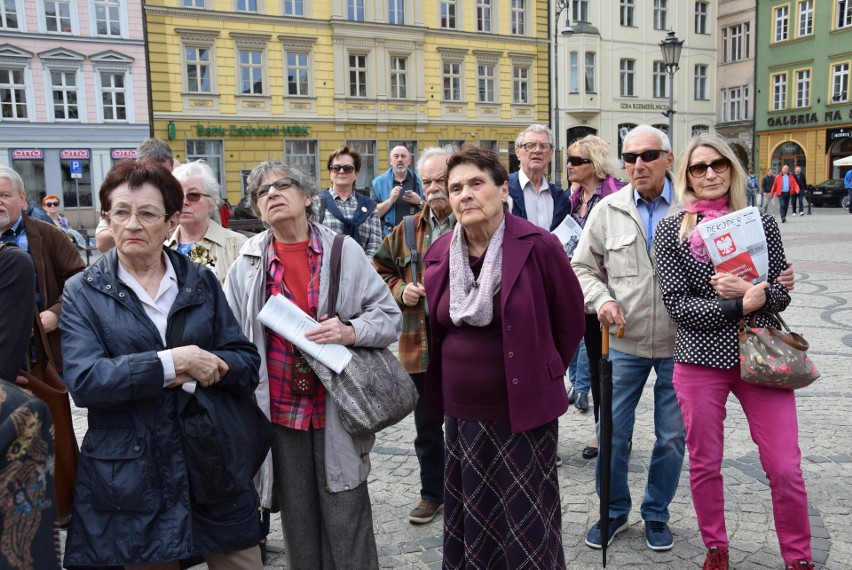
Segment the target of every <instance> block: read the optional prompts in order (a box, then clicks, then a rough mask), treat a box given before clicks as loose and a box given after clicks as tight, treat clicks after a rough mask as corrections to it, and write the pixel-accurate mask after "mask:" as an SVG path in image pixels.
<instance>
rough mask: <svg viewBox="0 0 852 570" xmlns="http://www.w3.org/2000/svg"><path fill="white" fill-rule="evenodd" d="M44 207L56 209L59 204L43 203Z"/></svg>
mask: <svg viewBox="0 0 852 570" xmlns="http://www.w3.org/2000/svg"><path fill="white" fill-rule="evenodd" d="M44 206H45V207H46V208H58V207H59V202H45V203H44Z"/></svg>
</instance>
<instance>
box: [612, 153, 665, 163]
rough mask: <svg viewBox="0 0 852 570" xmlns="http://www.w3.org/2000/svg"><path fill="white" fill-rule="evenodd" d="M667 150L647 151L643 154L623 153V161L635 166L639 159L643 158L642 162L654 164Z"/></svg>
mask: <svg viewBox="0 0 852 570" xmlns="http://www.w3.org/2000/svg"><path fill="white" fill-rule="evenodd" d="M666 152H668V151H667V150H646V151H643V152H622V153H621V160H623V161H624V162H626V163H627V164H635V163H636V159H637V158H641V159H642V162H654V161H655V160H657V159H658V158H660V156H661V155H662V154H663V153H666Z"/></svg>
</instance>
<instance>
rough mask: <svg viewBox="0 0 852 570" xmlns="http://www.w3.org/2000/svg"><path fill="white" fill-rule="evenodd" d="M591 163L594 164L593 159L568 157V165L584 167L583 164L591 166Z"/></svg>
mask: <svg viewBox="0 0 852 570" xmlns="http://www.w3.org/2000/svg"><path fill="white" fill-rule="evenodd" d="M591 163H592V159H591V158H582V157H579V156H569V157H568V164H570V165H571V166H582V165H583V164H591Z"/></svg>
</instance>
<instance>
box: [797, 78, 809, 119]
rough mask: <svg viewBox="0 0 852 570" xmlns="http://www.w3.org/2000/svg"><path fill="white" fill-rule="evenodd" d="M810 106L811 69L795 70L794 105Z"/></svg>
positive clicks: (798, 106)
mask: <svg viewBox="0 0 852 570" xmlns="http://www.w3.org/2000/svg"><path fill="white" fill-rule="evenodd" d="M810 106H811V70H810V69H797V70H796V107H797V108H799V109H801V108H802V107H810Z"/></svg>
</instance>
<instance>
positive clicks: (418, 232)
mask: <svg viewBox="0 0 852 570" xmlns="http://www.w3.org/2000/svg"><path fill="white" fill-rule="evenodd" d="M455 150H456V149H454V148H453V147H449V146H447V147H443V148H438V147H433V148H427V149H426V150H424V151H423V153H422V154H421V155H420V160H419V161H418V162H417V172H418V174H419V175H420V180H421V181H422V183H423V192H424V193H425V195H426V207H425V208H423V211H421V212H420V213H418V214H415V215H414V237H415V241H414V243H415V249H416V252H415V255H414V257H416V258H418V259H421V260H422V259H423V254H424V253H426V250H427V249H429V246H430V245H432V243H433V242H434V241H435V240H437V239H438V238H439V237H441V236H442V235H444V234H446V233H448V232H450V231H452V229H453V226H454V225H455V223H456V219H455V215H454V214H453V212H452V208H451V207H450V202H449V200H448V196H447V160H448V159H449V158H450V156H451V155H452V154H453V153H454V152H455ZM398 221H399V224H397V225H396V227H394V228H393V230H391V232H390V234H389V235H388V236H387V237H385V239H384V241H383V242H382V245H381V246H380V247H379V250H378V251H377V252H376V255H375V256H374V257H373V265H374V266H375V268H376V271H378V272H379V275H381V276H382V278H383V279H384V280H385V282H386V283H387V284H388V287H390V289H391V292H392V293H393V298H394V299H395V300H396V302H397V304H398V305H399V308H400V309H402V334H401V335H400V337H399V360H400V362H402V365H403V366H404V367H405V370H406V371H407V372H408V373H409V374H410V375H411V379H412V380H414V384H415V386H417V392H418V394H420V399H419V400H418V401H417V407H415V408H414V427H415V429H416V431H417V435H416V436H415V438H414V451H415V453H416V454H417V460H418V462H419V463H420V483H421V489H420V499H421V500H420V502H419V503H418V504H417V505H416V506H415V507H414V509H413V510H412V511H411V512H410V513H409V515H408V520H409V521H410V522H412V523H415V524H424V523H428V522H431V521H432V520H433V519H434V518H435V515H437V514H438V513H439V512H440V511H441V509H443V507H444V430H443V422H442V421H441V420H434V421H429V420H427V419H426V404H425V401H424V398H423V381H424V378H425V375H426V374H425V373H426V367H427V366H428V364H429V350H428V347H429V310H428V307H427V306H426V289H424V287H423V264H422V263H418V264H416V270H415V273H416V283H415V282H414V281H415V280H414V279H412V273H411V271H412V264H411V258H412V252H411V250H410V249H409V247H408V244H407V242H406V237H405V221H404V220H398Z"/></svg>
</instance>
